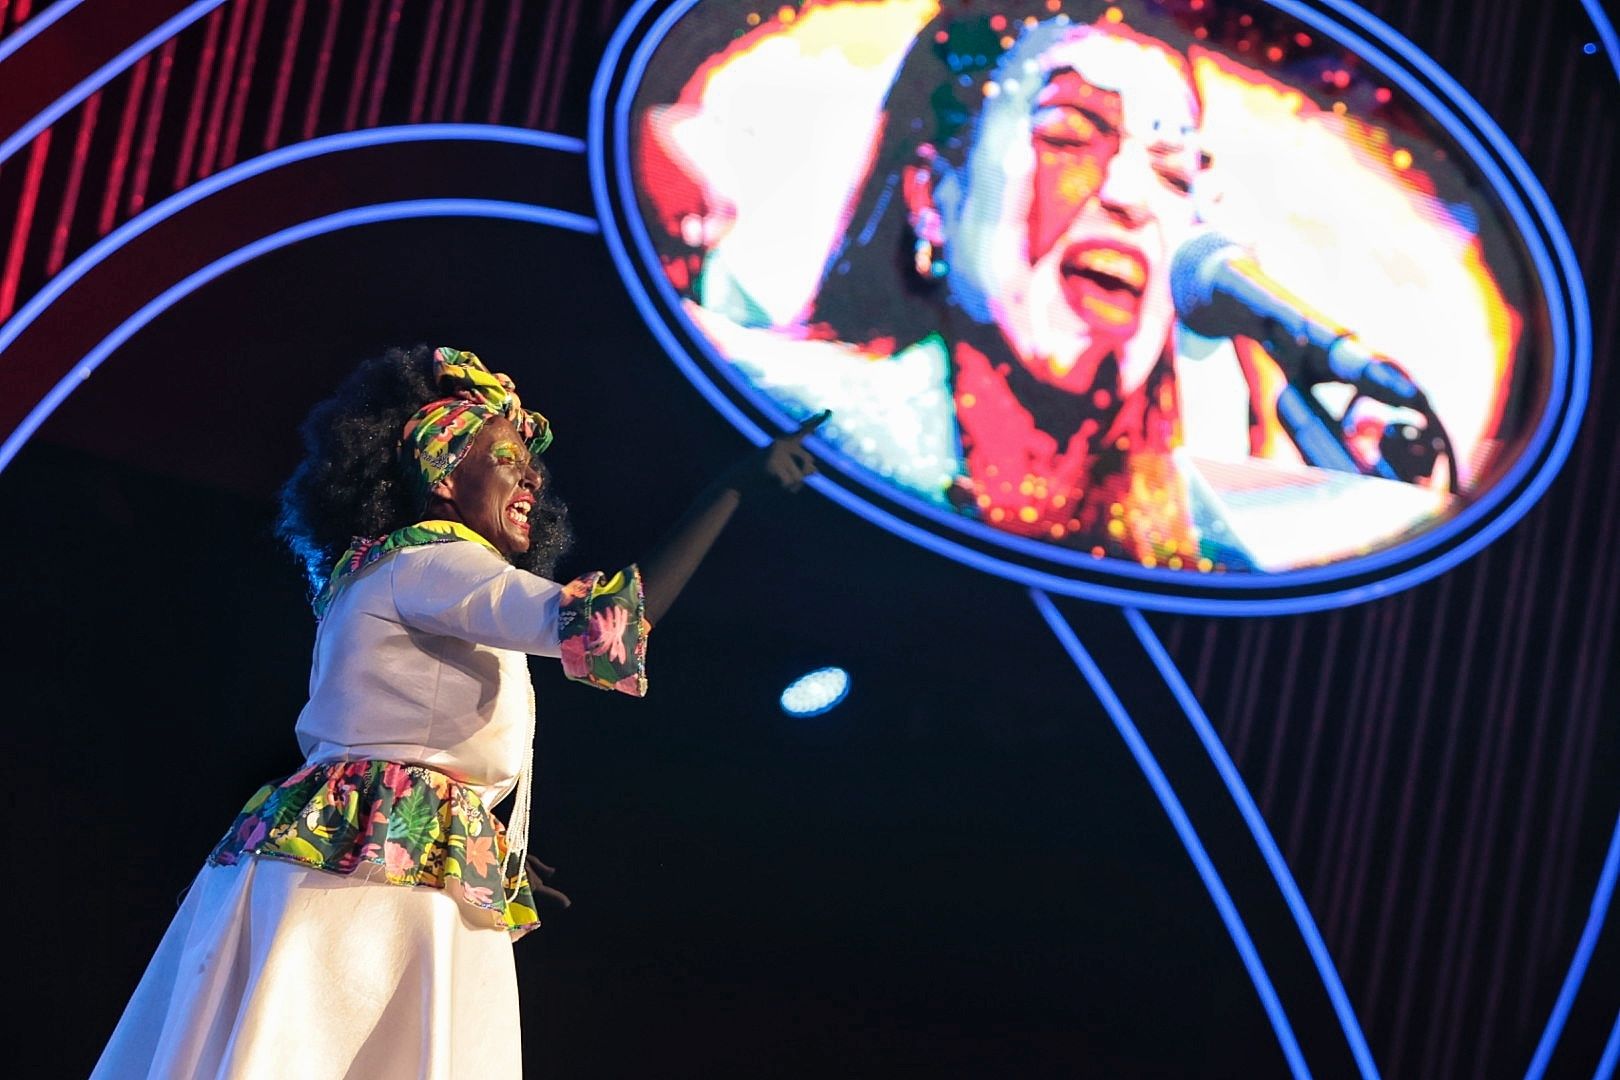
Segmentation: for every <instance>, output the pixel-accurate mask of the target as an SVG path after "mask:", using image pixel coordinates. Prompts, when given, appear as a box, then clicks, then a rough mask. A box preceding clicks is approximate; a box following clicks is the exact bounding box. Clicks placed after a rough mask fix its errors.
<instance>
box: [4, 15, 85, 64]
mask: <svg viewBox="0 0 1620 1080" xmlns="http://www.w3.org/2000/svg"><path fill="white" fill-rule="evenodd" d="M82 3H84V0H56V3H54V4H52V5H51V6H50V7H48V8H46V9H45V10H44V11H42V12H40V13H39V14H38V15H35V16H34V17H33V18H32V19H29V20H28V21H27V22H25V23H23V24H22V25H21V26H19V27H18V28H17V29H15V30H13V31H12V32H11V36H10V37H8V38H6V39H5V40H4V41H0V64H3V63H5V62H6V60H7V58H8V57H10V56H11V54H12V53H14V52H16V51H17V50H18V49H20V48H22V47H23V46H24V45H26V44H28V43H29V42H30V41H33V40H34V39H35V38H37V37H38V36H39V35H40V33H41V32H43V31H44V30H46V29H48V28H49V27H50V26H51V24H52V23H54V22H56V20H57V19H60V18H61V17H62V16H64V15H66V14H67V13H68V12H70V11H72V10H73V9H74V8H76V7H78V6H79V5H80V4H82Z"/></svg>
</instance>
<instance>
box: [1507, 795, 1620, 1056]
mask: <svg viewBox="0 0 1620 1080" xmlns="http://www.w3.org/2000/svg"><path fill="white" fill-rule="evenodd" d="M1617 877H1620V819H1616V821H1615V823H1614V834H1613V835H1612V836H1610V837H1609V854H1608V855H1607V856H1606V857H1605V858H1604V860H1603V871H1602V873H1600V874H1598V885H1597V890H1596V891H1595V892H1594V893H1593V894H1592V910H1591V911H1590V912H1589V913H1588V914H1587V916H1586V925H1585V926H1584V927H1583V928H1582V929H1581V940H1580V941H1579V942H1577V943H1576V945H1575V956H1574V959H1572V960H1571V961H1570V963H1569V971H1567V972H1565V974H1564V984H1563V985H1562V986H1560V987H1559V988H1558V1000H1557V1001H1555V1002H1553V1008H1552V1014H1551V1015H1550V1016H1548V1017H1547V1026H1546V1028H1545V1029H1543V1031H1542V1032H1541V1040H1540V1041H1539V1042H1537V1043H1536V1052H1535V1054H1534V1055H1533V1056H1532V1057H1531V1058H1530V1067H1529V1068H1528V1069H1526V1070H1525V1073H1524V1080H1541V1078H1542V1076H1543V1075H1545V1074H1546V1072H1547V1062H1548V1061H1549V1060H1550V1059H1551V1058H1552V1052H1553V1048H1554V1047H1555V1046H1557V1045H1558V1037H1559V1036H1560V1035H1562V1034H1563V1033H1564V1023H1565V1021H1567V1020H1568V1019H1569V1010H1570V1009H1571V1008H1573V1007H1574V1005H1575V992H1576V991H1577V990H1579V989H1580V988H1581V980H1582V979H1584V978H1585V977H1586V968H1587V965H1589V964H1591V962H1592V953H1593V952H1595V951H1596V950H1597V943H1598V935H1599V934H1600V933H1602V931H1603V921H1604V919H1606V918H1607V917H1608V914H1609V902H1610V901H1611V900H1612V899H1613V898H1614V885H1615V879H1616V878H1617ZM1615 1031H1616V1032H1617V1033H1620V1019H1617V1020H1616V1022H1615ZM1614 1043H1615V1035H1614V1034H1611V1035H1610V1036H1609V1046H1608V1048H1607V1049H1605V1051H1604V1055H1603V1059H1604V1060H1605V1061H1607V1062H1608V1068H1609V1072H1610V1073H1613V1071H1614ZM1603 1075H1605V1074H1604V1071H1603V1065H1602V1064H1601V1063H1600V1064H1599V1065H1598V1070H1597V1076H1599V1077H1601V1076H1603Z"/></svg>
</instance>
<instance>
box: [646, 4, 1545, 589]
mask: <svg viewBox="0 0 1620 1080" xmlns="http://www.w3.org/2000/svg"><path fill="white" fill-rule="evenodd" d="M638 79H639V81H638V82H637V84H636V85H635V88H634V93H633V96H632V97H631V98H630V106H629V113H628V136H627V137H628V147H629V154H628V159H627V161H628V165H629V168H630V171H631V174H632V176H631V179H632V184H633V189H634V200H635V210H636V211H638V212H639V215H640V223H639V228H640V230H641V231H642V233H643V236H644V246H643V249H642V253H643V257H645V258H647V260H648V262H649V264H651V263H653V262H654V261H656V265H655V266H653V267H652V269H653V271H654V272H655V273H657V274H659V275H661V276H662V278H663V280H664V282H665V283H666V284H667V286H668V287H667V288H666V289H663V290H662V291H663V292H664V294H665V296H666V298H669V297H672V298H673V303H672V305H671V306H672V307H674V308H675V309H676V310H677V312H678V315H677V317H679V318H682V319H684V320H686V321H687V323H688V324H689V326H690V328H691V329H693V330H694V331H695V332H696V333H697V334H698V335H700V340H701V341H702V342H703V343H704V344H705V346H706V348H707V351H708V352H709V353H710V359H711V361H713V362H714V363H715V366H716V367H717V369H718V374H719V375H720V376H721V377H722V378H723V379H725V380H727V381H728V382H729V383H730V385H731V387H732V388H733V390H734V392H737V393H739V394H742V395H745V396H747V397H748V398H749V400H752V401H754V402H755V403H756V404H757V405H758V407H759V408H760V409H762V410H763V411H765V412H774V413H776V414H777V415H778V416H779V417H780V418H782V419H783V420H784V421H790V420H794V419H798V418H802V417H806V416H809V415H810V414H812V413H815V412H817V411H819V410H821V409H831V410H833V416H832V419H831V420H830V421H829V422H828V423H827V424H826V425H825V427H824V428H823V430H822V435H823V436H824V442H825V444H826V445H827V446H830V447H831V448H832V450H833V451H834V453H835V455H836V456H837V457H838V459H839V460H838V461H837V462H836V464H837V466H838V468H839V469H840V470H841V471H842V473H843V474H844V475H846V476H848V477H851V478H853V479H854V480H856V481H857V482H859V483H861V484H864V485H865V486H866V487H867V488H869V489H871V490H872V491H874V492H875V493H877V494H878V495H881V496H882V497H883V498H884V499H886V500H889V501H890V502H891V503H898V504H901V505H904V506H907V507H908V508H910V509H911V510H912V512H913V513H914V514H916V515H920V516H926V517H927V518H929V519H931V520H932V521H934V522H936V523H938V524H939V525H940V526H942V527H943V528H944V529H946V530H951V529H956V530H958V531H962V532H973V533H977V534H978V535H980V536H981V537H982V536H989V537H990V538H991V540H992V542H994V538H995V537H998V536H999V537H1003V538H1006V539H1007V540H1011V539H1012V538H1017V539H1018V540H1020V541H1022V542H1023V546H1024V547H1025V548H1027V547H1028V545H1029V544H1030V543H1034V544H1037V545H1041V546H1043V547H1046V548H1049V549H1050V550H1051V551H1052V552H1054V553H1061V554H1062V555H1063V556H1064V558H1066V559H1068V560H1070V561H1071V563H1073V562H1079V561H1084V560H1095V561H1096V562H1097V563H1099V564H1101V565H1102V566H1103V567H1104V568H1106V566H1108V565H1118V563H1119V562H1120V561H1126V562H1129V563H1130V564H1133V565H1135V566H1143V567H1149V568H1159V569H1162V570H1165V571H1177V572H1180V573H1182V574H1186V575H1199V574H1203V575H1209V574H1223V573H1224V574H1240V575H1268V574H1282V573H1287V572H1290V571H1295V570H1299V569H1303V568H1308V567H1320V566H1325V565H1329V564H1334V563H1340V562H1343V561H1346V560H1353V559H1356V558H1358V557H1361V556H1366V555H1370V554H1373V553H1377V552H1380V551H1384V550H1388V549H1390V548H1393V547H1395V546H1397V545H1400V544H1402V543H1404V542H1406V541H1409V540H1411V539H1413V538H1414V537H1418V536H1421V535H1423V534H1425V533H1426V532H1428V531H1430V530H1433V529H1435V528H1437V527H1439V526H1441V525H1442V524H1443V523H1444V522H1446V521H1447V520H1449V519H1451V518H1453V517H1455V516H1456V515H1457V514H1459V513H1461V512H1462V511H1463V510H1464V509H1465V508H1466V507H1467V506H1468V505H1469V504H1470V503H1471V502H1472V501H1474V500H1477V499H1478V498H1479V497H1480V495H1481V493H1483V492H1486V491H1488V490H1489V489H1490V488H1491V487H1492V485H1493V484H1495V483H1496V482H1497V481H1498V480H1499V479H1500V478H1502V477H1503V476H1504V474H1505V473H1507V472H1508V471H1509V470H1510V469H1511V467H1512V465H1513V463H1514V462H1515V460H1516V458H1517V457H1518V456H1519V455H1520V454H1521V453H1522V452H1523V451H1524V450H1525V447H1526V445H1527V442H1528V440H1529V439H1530V437H1531V434H1532V433H1533V432H1534V431H1535V430H1536V428H1537V424H1538V422H1540V420H1541V419H1542V418H1543V415H1544V413H1545V412H1546V410H1547V408H1548V396H1549V390H1548V386H1549V379H1550V371H1549V369H1550V365H1551V363H1552V352H1553V348H1552V345H1551V344H1550V340H1549V338H1550V332H1549V330H1548V329H1547V327H1548V324H1549V318H1548V315H1547V312H1546V304H1545V299H1544V296H1543V290H1542V286H1541V284H1540V282H1539V280H1538V277H1537V275H1536V273H1535V270H1534V268H1533V264H1532V261H1531V259H1530V257H1529V256H1528V255H1527V253H1526V249H1525V245H1524V243H1523V241H1521V239H1520V235H1519V232H1518V231H1517V230H1516V229H1515V228H1514V227H1513V225H1512V222H1511V220H1510V218H1509V216H1508V214H1507V213H1506V212H1505V211H1504V209H1503V207H1502V205H1501V203H1500V201H1499V199H1498V197H1497V194H1496V193H1495V191H1493V189H1492V188H1491V186H1490V185H1489V184H1488V183H1487V182H1486V181H1485V180H1484V179H1483V178H1482V176H1481V174H1480V171H1479V168H1478V166H1477V165H1476V164H1475V163H1474V162H1473V161H1471V160H1470V158H1469V156H1468V155H1467V154H1466V153H1464V152H1462V151H1461V150H1459V148H1458V145H1457V144H1456V142H1455V140H1454V139H1453V138H1452V137H1451V136H1450V135H1449V134H1448V133H1447V132H1446V130H1445V129H1444V128H1443V126H1442V125H1440V124H1439V123H1437V122H1436V121H1435V120H1434V119H1432V118H1431V117H1430V116H1429V115H1428V114H1427V113H1426V112H1425V111H1424V110H1423V108H1421V107H1420V106H1419V105H1418V104H1417V103H1416V102H1414V101H1413V100H1412V99H1411V98H1410V97H1409V96H1408V95H1407V94H1405V93H1404V92H1403V91H1402V90H1401V89H1399V88H1398V87H1396V86H1394V85H1392V84H1391V81H1390V80H1389V79H1388V78H1387V77H1386V76H1385V75H1384V74H1383V73H1381V72H1380V71H1379V70H1378V69H1377V68H1376V67H1374V66H1373V65H1371V64H1368V63H1366V62H1364V61H1363V60H1362V59H1360V58H1358V57H1357V56H1356V55H1354V54H1352V53H1351V52H1349V51H1347V50H1346V48H1345V47H1344V46H1342V45H1340V44H1339V43H1338V42H1336V41H1335V40H1333V39H1331V38H1329V37H1327V36H1325V35H1323V34H1321V33H1320V32H1317V31H1315V30H1313V29H1312V28H1311V27H1310V26H1308V25H1307V24H1306V23H1304V22H1301V21H1300V20H1298V19H1296V18H1294V17H1293V16H1291V15H1289V14H1287V13H1285V12H1284V11H1282V10H1279V9H1278V8H1274V7H1271V6H1269V5H1267V4H1264V3H1259V2H1234V0H1169V2H1164V3H1157V2H1144V3H1120V4H1117V5H1099V4H1078V3H1059V2H1057V0H1038V2H1035V3H958V2H955V0H952V2H948V3H938V2H934V0H834V2H822V3H817V2H811V3H803V4H795V5H788V6H769V5H762V4H759V3H733V2H724V0H703V2H701V3H695V4H690V5H687V6H685V8H684V10H682V11H681V12H680V14H679V17H678V18H674V19H673V21H669V22H668V23H667V28H666V31H665V32H664V33H663V36H662V37H661V39H660V40H659V42H658V45H657V48H656V49H654V50H653V51H652V52H651V53H650V56H649V58H648V59H647V62H646V64H645V69H644V70H643V71H641V72H639V74H638Z"/></svg>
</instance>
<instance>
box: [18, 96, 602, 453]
mask: <svg viewBox="0 0 1620 1080" xmlns="http://www.w3.org/2000/svg"><path fill="white" fill-rule="evenodd" d="M458 140H459V141H476V142H499V143H511V144H514V145H518V146H533V147H539V148H542V149H546V150H561V151H563V152H565V153H570V154H582V153H584V152H585V144H584V142H583V141H581V140H579V139H576V138H573V137H571V136H568V135H554V134H552V133H551V132H549V131H527V130H525V129H523V128H514V127H503V126H500V125H496V124H402V125H399V126H395V127H383V128H371V129H369V130H367V131H346V132H343V133H342V134H339V135H324V136H322V137H321V138H318V139H310V140H309V141H308V142H301V143H294V144H293V145H291V146H283V147H281V148H280V149H278V150H272V151H270V152H269V153H268V154H261V155H259V156H258V157H255V158H249V159H248V160H247V161H243V162H241V163H239V164H236V165H232V166H231V167H230V168H228V169H223V170H221V171H220V172H217V173H215V174H213V175H212V176H210V177H208V178H207V179H205V180H199V181H197V182H196V183H195V184H192V185H191V186H189V187H187V188H185V189H184V190H181V191H178V192H176V193H175V194H173V195H170V196H169V197H168V198H167V199H164V200H163V201H162V202H160V203H156V204H154V205H153V206H151V207H149V208H148V209H147V210H145V211H143V212H142V213H140V214H138V215H136V216H135V217H133V218H130V219H129V220H128V221H126V222H124V224H122V225H120V226H119V227H118V228H116V229H114V230H113V231H112V232H110V233H108V234H107V235H106V236H104V237H102V238H101V239H100V240H99V241H97V242H96V243H95V244H94V245H92V246H91V247H90V248H89V249H88V250H87V251H85V252H84V254H82V255H80V256H79V257H78V258H76V259H74V260H73V261H72V262H71V263H69V264H68V265H67V266H66V267H64V268H63V269H62V271H61V272H60V273H58V274H57V275H56V276H55V277H53V278H51V280H50V281H48V282H46V283H45V287H44V288H42V289H40V290H39V292H37V293H35V294H34V295H33V296H31V297H29V298H28V301H27V302H26V303H24V304H23V305H22V307H20V308H18V309H17V311H16V313H15V314H14V315H12V316H11V318H10V319H7V320H6V322H5V323H4V324H3V325H0V353H4V352H5V351H6V349H7V348H9V347H10V345H11V343H12V342H14V341H16V340H17V336H18V335H19V334H21V333H22V332H23V331H24V330H26V329H27V328H28V327H29V325H30V324H32V323H33V322H34V320H35V319H37V318H39V316H40V313H41V312H43V311H44V310H45V309H46V308H47V307H49V306H50V305H51V304H53V303H55V302H56V300H57V298H58V297H60V296H61V295H62V294H63V293H65V292H67V290H68V289H70V288H72V287H73V285H74V284H75V283H77V282H78V281H79V279H80V278H82V277H84V275H86V274H88V273H89V272H90V271H91V270H93V269H95V267H96V266H98V265H99V264H100V263H101V262H102V261H103V260H105V259H106V258H107V257H108V256H110V255H112V253H113V252H115V251H117V250H118V249H119V248H121V247H123V246H124V245H125V244H128V243H129V242H130V241H131V240H134V239H135V238H136V237H137V236H140V235H141V234H142V233H144V232H146V231H147V230H149V229H151V228H152V227H153V226H155V225H157V224H159V223H160V222H163V221H166V220H168V219H169V218H171V217H173V216H174V215H176V214H178V213H179V212H180V211H182V210H184V209H185V208H186V207H188V206H191V205H193V204H194V203H197V202H200V201H201V200H203V199H206V198H207V197H208V196H210V195H213V194H215V193H216V192H219V191H222V190H224V189H225V188H228V187H231V186H232V185H234V184H240V183H241V182H242V181H244V180H248V179H251V178H252V177H255V176H258V175H260V174H262V173H267V172H270V171H272V170H274V169H279V168H282V167H284V166H287V165H291V164H293V163H294V162H298V161H307V160H309V159H310V158H315V157H321V156H322V155H325V154H336V153H340V152H342V151H345V150H358V149H363V148H365V147H368V146H382V145H384V144H390V143H406V142H436V141H445V142H448V141H458ZM0 467H3V462H0Z"/></svg>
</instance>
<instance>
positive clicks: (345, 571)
mask: <svg viewBox="0 0 1620 1080" xmlns="http://www.w3.org/2000/svg"><path fill="white" fill-rule="evenodd" d="M453 540H471V541H472V542H473V543H475V544H482V545H484V546H485V547H486V548H488V549H489V550H491V551H493V552H495V554H497V555H499V554H500V552H499V551H498V550H497V549H496V547H495V545H494V544H492V543H490V542H489V541H488V540H485V539H484V538H483V537H482V536H479V535H478V534H477V533H476V532H474V531H473V530H472V529H469V528H467V526H465V525H463V524H462V523H461V522H459V521H443V520H439V519H434V520H431V521H418V522H417V523H416V524H415V525H407V526H405V527H404V528H403V529H395V530H394V531H393V532H391V533H389V534H388V535H387V536H377V537H373V538H371V539H369V540H368V539H364V538H361V537H355V539H354V541H353V543H352V544H351V546H350V547H349V550H348V551H345V552H344V553H343V554H342V555H341V556H340V557H339V558H338V561H337V565H336V566H334V567H333V568H332V576H331V577H329V578H327V579H326V587H325V588H323V589H322V590H321V592H320V595H319V596H317V597H316V598H315V618H317V619H324V618H326V612H327V610H328V609H330V608H331V606H332V601H334V600H336V599H337V594H338V590H339V589H341V588H342V587H343V585H344V584H345V583H347V582H348V580H349V579H350V578H351V577H353V576H354V575H355V574H357V573H359V572H360V571H361V570H364V569H365V568H366V567H368V566H370V565H371V564H372V563H374V562H376V561H377V560H378V559H380V558H382V557H383V556H384V555H387V554H389V553H390V552H394V551H399V550H400V549H402V548H411V547H421V546H422V545H423V544H446V543H449V542H451V541H453Z"/></svg>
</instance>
